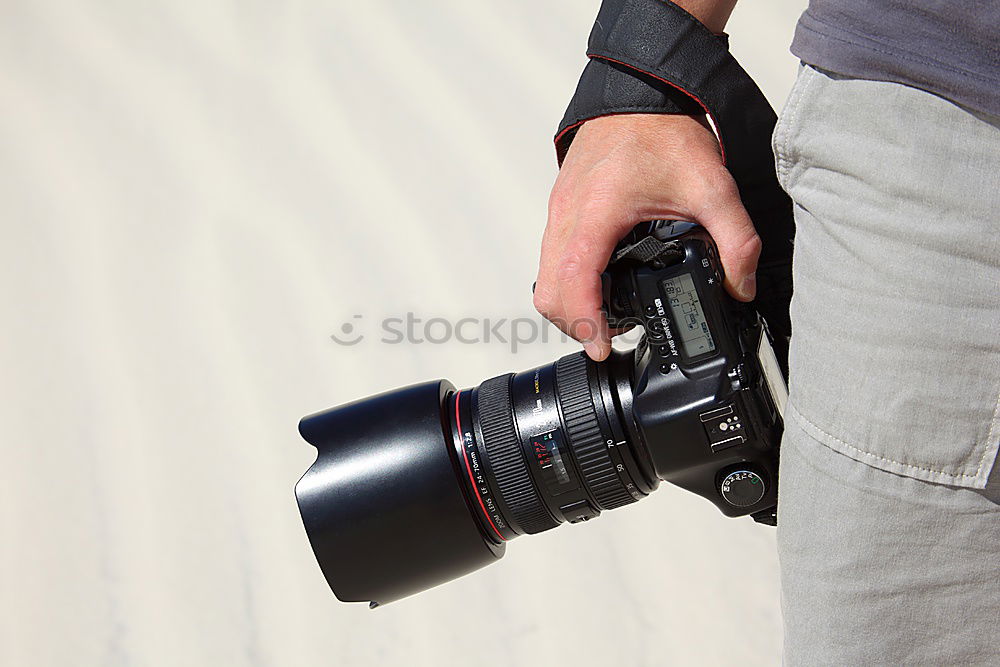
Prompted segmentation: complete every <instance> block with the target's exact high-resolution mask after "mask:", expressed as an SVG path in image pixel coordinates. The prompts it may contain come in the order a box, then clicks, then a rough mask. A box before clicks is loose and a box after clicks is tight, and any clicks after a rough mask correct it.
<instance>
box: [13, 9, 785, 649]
mask: <svg viewBox="0 0 1000 667" xmlns="http://www.w3.org/2000/svg"><path fill="white" fill-rule="evenodd" d="M802 5H804V0H780V1H778V0H771V1H769V2H761V1H760V0H756V1H754V0H744V4H743V5H742V6H741V7H740V8H739V9H738V10H737V13H736V15H735V17H734V19H733V21H732V23H731V24H730V32H731V33H732V34H733V41H732V44H733V49H734V51H735V52H736V54H737V56H738V57H739V58H740V59H741V61H742V62H743V63H744V65H745V66H746V67H747V68H748V69H749V70H750V71H751V73H752V74H754V75H755V76H756V77H757V79H758V81H759V82H760V83H761V85H762V87H763V88H764V90H765V92H766V93H767V94H768V95H769V97H770V98H771V100H772V102H773V103H774V104H775V105H780V103H781V101H782V99H783V97H784V95H785V94H786V92H787V90H788V88H789V87H790V85H791V82H792V78H793V76H794V70H795V61H794V59H793V58H792V56H791V55H789V54H788V52H787V44H788V42H789V41H790V36H791V31H792V27H793V24H794V20H795V18H796V16H797V14H798V12H799V11H801V9H802ZM596 8H597V2H595V1H594V0H589V1H588V2H578V1H573V0H532V2H520V3H497V2H457V1H455V2H447V1H445V0H436V1H434V2H430V1H424V2H408V1H405V0H365V1H364V2H344V1H343V0H326V1H323V2H283V3H263V2H252V1H244V2H223V1H214V2H199V3H178V2H163V1H160V2H152V1H146V2H122V1H115V0H107V1H105V2H99V3H98V2H94V3H70V2H60V1H58V0H44V1H43V0H32V1H31V2H17V1H13V2H4V3H2V4H0V233H2V237H0V326H2V331H3V333H2V336H0V664H2V665H326V664H333V665H459V664H475V665H478V666H479V667H489V666H493V665H511V664H514V665H535V664H537V665H607V664H621V665H688V664H699V665H716V664H720V665H721V664H728V663H730V662H732V661H739V662H740V663H741V664H745V665H768V664H774V663H775V662H777V660H778V658H779V646H780V621H779V613H778V583H777V574H776V559H775V553H774V534H773V531H772V530H770V529H768V528H765V527H759V526H757V525H755V524H753V523H752V522H750V521H748V520H741V521H731V520H726V519H724V518H722V517H721V515H719V514H718V513H717V512H716V511H715V509H714V508H713V507H711V506H710V505H709V504H708V503H707V502H705V501H702V500H700V499H698V498H695V497H693V496H689V495H686V494H685V493H683V492H680V491H677V490H674V489H671V488H666V487H661V490H659V491H658V492H657V493H656V494H654V495H653V496H652V497H650V498H649V499H647V500H645V501H644V502H642V503H639V504H637V505H633V506H631V507H629V508H627V509H623V510H620V511H616V512H611V513H607V514H605V515H604V516H603V517H601V518H600V519H599V520H598V521H595V522H591V523H590V524H588V525H586V526H581V527H577V526H573V527H562V528H559V529H557V530H553V531H550V532H548V533H546V534H544V535H541V536H537V537H534V538H526V539H522V540H518V541H517V542H516V543H514V544H512V545H511V546H510V548H509V549H508V553H507V556H506V558H504V559H503V561H501V562H500V563H499V564H497V565H493V566H491V567H489V568H487V569H486V570H483V571H481V572H480V573H478V574H476V575H474V576H469V577H466V578H464V579H462V580H459V581H457V582H453V583H451V584H448V585H445V586H442V587H439V588H437V589H435V590H432V591H430V592H427V593H425V594H423V595H420V596H418V597H416V598H411V599H409V600H406V601H403V602H400V603H397V604H395V605H390V606H388V607H385V608H383V609H380V610H378V611H375V612H369V611H368V610H367V609H366V608H365V607H363V606H359V605H343V604H340V603H338V602H337V601H336V600H335V599H334V597H333V596H332V594H331V593H330V592H329V590H328V589H327V588H326V585H325V582H324V580H323V578H322V576H321V574H320V572H319V569H318V567H317V566H316V565H315V563H314V561H313V557H312V553H311V551H310V549H309V546H308V543H307V541H306V538H305V535H304V532H303V530H302V527H301V524H300V522H299V517H298V514H297V510H296V507H295V502H294V497H293V495H292V486H293V484H294V483H295V481H296V479H297V478H298V477H299V475H300V474H301V473H302V472H303V471H304V470H305V468H306V467H307V466H308V465H309V464H310V462H311V461H312V458H313V456H314V450H313V449H312V448H311V447H309V446H307V445H306V444H305V443H304V442H302V441H301V440H300V439H299V437H298V435H297V433H296V422H297V420H298V418H299V417H300V416H302V415H303V414H305V413H307V412H312V411H314V410H318V409H321V408H324V407H327V406H328V405H332V404H335V403H339V402H343V401H347V400H350V399H353V398H356V397H359V396H362V395H365V394H369V393H373V392H377V391H380V390H383V389H386V388H390V387H393V386H397V385H402V384H406V383H410V382H413V381H418V380H423V379H429V378H434V377H448V378H450V379H452V380H453V381H454V382H455V383H456V384H458V385H459V386H463V385H464V386H468V385H472V384H476V383H478V382H479V381H481V380H482V379H484V378H486V377H491V376H493V375H496V374H498V373H500V372H503V371H507V370H517V369H522V368H527V367H530V366H534V365H537V364H540V363H545V362H547V361H549V360H552V359H554V358H556V357H557V356H558V355H560V354H562V353H565V352H566V351H568V350H571V349H573V348H574V346H573V345H571V344H568V343H567V344H561V343H558V342H549V343H548V344H539V345H536V346H531V347H528V348H525V349H521V350H519V351H518V352H516V353H512V352H511V351H510V350H509V349H508V347H507V346H505V345H503V344H499V343H491V344H483V345H474V346H470V345H461V344H457V343H455V344H451V345H395V346H389V345H382V344H379V343H378V341H377V339H376V336H375V335H374V334H377V331H374V327H375V323H376V321H377V320H378V319H379V318H381V317H383V316H386V315H392V314H396V313H405V312H406V311H413V312H415V313H416V314H417V315H419V316H422V317H432V316H444V317H456V316H460V315H465V314H471V315H477V316H491V317H518V316H531V314H532V311H531V305H530V297H529V286H530V285H531V282H532V280H533V278H534V271H535V266H536V252H537V248H538V244H539V239H540V238H541V232H542V227H543V225H544V220H545V204H546V197H547V191H548V188H549V186H550V185H551V182H552V180H553V178H554V176H555V165H554V157H553V151H552V147H551V136H552V134H553V131H554V128H555V125H556V123H557V122H558V120H559V118H560V117H561V115H562V112H563V108H564V105H565V103H566V101H567V100H568V99H569V96H570V94H571V92H572V90H573V88H574V85H575V81H576V77H577V75H578V73H579V71H580V69H581V68H582V66H583V64H584V57H583V52H584V46H585V42H586V37H587V34H588V32H589V28H590V23H591V21H592V17H593V15H594V14H595V13H596ZM354 315H362V319H360V320H358V319H352V318H353V316H354ZM345 321H352V322H354V323H356V324H357V325H358V330H359V331H361V332H365V331H366V330H365V327H370V328H372V329H373V330H372V331H371V332H370V334H372V335H369V336H368V337H367V338H366V339H365V340H364V341H363V342H362V343H360V344H358V345H357V346H355V347H350V348H347V347H339V346H337V345H335V344H334V343H333V342H332V341H331V340H330V338H329V335H330V334H331V333H334V332H336V331H338V328H339V327H340V326H341V324H342V323H343V322H345Z"/></svg>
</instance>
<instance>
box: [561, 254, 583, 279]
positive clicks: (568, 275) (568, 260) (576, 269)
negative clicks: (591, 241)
mask: <svg viewBox="0 0 1000 667" xmlns="http://www.w3.org/2000/svg"><path fill="white" fill-rule="evenodd" d="M581 266H582V262H581V260H580V256H579V255H575V254H574V255H569V256H567V257H564V258H563V259H562V261H561V262H559V267H558V268H557V269H556V278H557V279H558V280H559V282H560V283H573V282H575V281H576V280H577V279H579V277H580V271H581Z"/></svg>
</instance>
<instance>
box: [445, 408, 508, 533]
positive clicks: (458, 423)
mask: <svg viewBox="0 0 1000 667" xmlns="http://www.w3.org/2000/svg"><path fill="white" fill-rule="evenodd" d="M461 395H462V392H461V391H456V392H455V427H456V428H457V429H458V438H459V440H460V441H461V443H460V444H461V445H462V457H463V458H464V459H465V470H466V471H467V472H468V473H469V484H471V485H472V490H473V491H475V493H476V500H478V501H479V508H480V509H481V510H482V511H483V516H484V517H486V520H487V521H488V522H489V524H490V528H492V529H493V532H494V533H496V535H497V537H498V538H500V541H501V542H506V541H507V540H506V538H504V536H503V535H501V534H500V531H499V530H497V527H496V524H494V523H493V519H492V517H490V515H489V512H487V511H486V505H485V504H484V503H483V497H482V496H481V495H480V494H479V486H478V485H477V484H476V480H475V478H474V477H473V476H472V464H471V463H469V455H468V453H467V452H466V451H465V441H464V439H463V435H462V418H461V417H460V416H459V413H458V399H459V397H460V396H461Z"/></svg>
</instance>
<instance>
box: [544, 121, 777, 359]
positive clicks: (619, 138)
mask: <svg viewBox="0 0 1000 667" xmlns="http://www.w3.org/2000/svg"><path fill="white" fill-rule="evenodd" d="M657 219H680V220H691V221H693V222H697V223H699V224H701V225H702V226H703V227H704V228H705V229H706V230H707V231H708V233H709V234H711V235H712V238H713V239H714V240H715V243H716V245H717V246H718V249H719V258H720V259H721V261H722V265H723V268H724V270H725V274H726V280H725V286H726V289H727V290H728V291H729V293H730V294H732V295H733V297H735V298H736V299H739V300H740V301H750V300H751V299H753V297H754V294H755V292H756V280H755V275H754V271H755V270H756V267H757V258H758V256H759V255H760V248H761V243H760V238H759V237H758V236H757V233H756V232H755V231H754V227H753V223H752V222H751V220H750V216H749V215H748V214H747V212H746V210H745V209H744V208H743V203H742V202H741V201H740V195H739V190H738V189H737V187H736V183H735V182H734V181H733V178H732V176H730V174H729V172H728V171H727V170H726V167H725V165H724V164H723V163H722V156H721V151H720V149H719V143H718V140H717V139H716V137H715V134H714V133H713V132H712V130H711V128H710V127H709V125H708V124H707V121H705V120H704V119H702V118H695V117H692V116H681V115H662V114H624V115H617V116H607V117H603V118H595V119H592V120H588V121H587V122H586V123H584V124H583V126H582V127H581V128H580V129H579V131H578V132H577V135H576V137H575V139H574V140H573V144H572V145H571V146H570V149H569V152H568V153H567V154H566V159H565V161H564V162H563V165H562V168H561V169H560V171H559V176H558V177H557V178H556V182H555V185H553V186H552V193H551V195H550V197H549V212H548V222H547V224H546V226H545V234H544V236H543V238H542V251H541V259H540V261H539V266H538V279H537V281H536V285H535V297H534V303H535V308H537V309H538V312H540V313H541V314H542V315H544V316H545V317H546V318H547V319H549V320H550V321H552V322H553V323H554V324H555V325H556V326H558V327H559V328H560V329H562V330H563V331H564V332H566V333H567V334H568V335H570V336H572V337H573V338H575V339H577V340H579V341H580V342H581V343H583V345H584V349H585V350H586V351H587V354H588V355H589V356H590V358H591V359H593V360H594V361H603V360H604V359H606V358H607V356H608V354H609V353H610V352H611V335H612V334H613V332H611V331H609V330H608V325H607V321H606V319H605V318H604V315H603V314H602V313H601V310H600V308H601V277H600V276H601V272H602V271H603V270H604V268H605V267H606V266H607V263H608V259H609V258H610V257H611V252H612V250H614V247H615V245H616V244H617V243H618V241H619V240H621V239H622V238H623V237H624V236H625V235H626V234H627V233H628V232H629V231H630V230H631V229H632V228H633V227H634V226H635V225H637V224H638V223H640V222H643V221H645V220H657Z"/></svg>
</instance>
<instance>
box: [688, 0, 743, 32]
mask: <svg viewBox="0 0 1000 667" xmlns="http://www.w3.org/2000/svg"><path fill="white" fill-rule="evenodd" d="M673 3H674V4H675V5H677V6H678V7H681V8H682V9H683V10H684V11H686V12H687V13H688V14H690V15H691V16H693V17H695V18H696V19H698V20H699V21H701V22H702V23H703V24H704V25H705V27H706V28H708V29H709V30H711V31H712V32H714V33H715V34H719V33H721V32H724V31H725V29H726V22H727V21H729V16H730V15H731V14H732V13H733V7H735V6H736V0H673Z"/></svg>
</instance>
